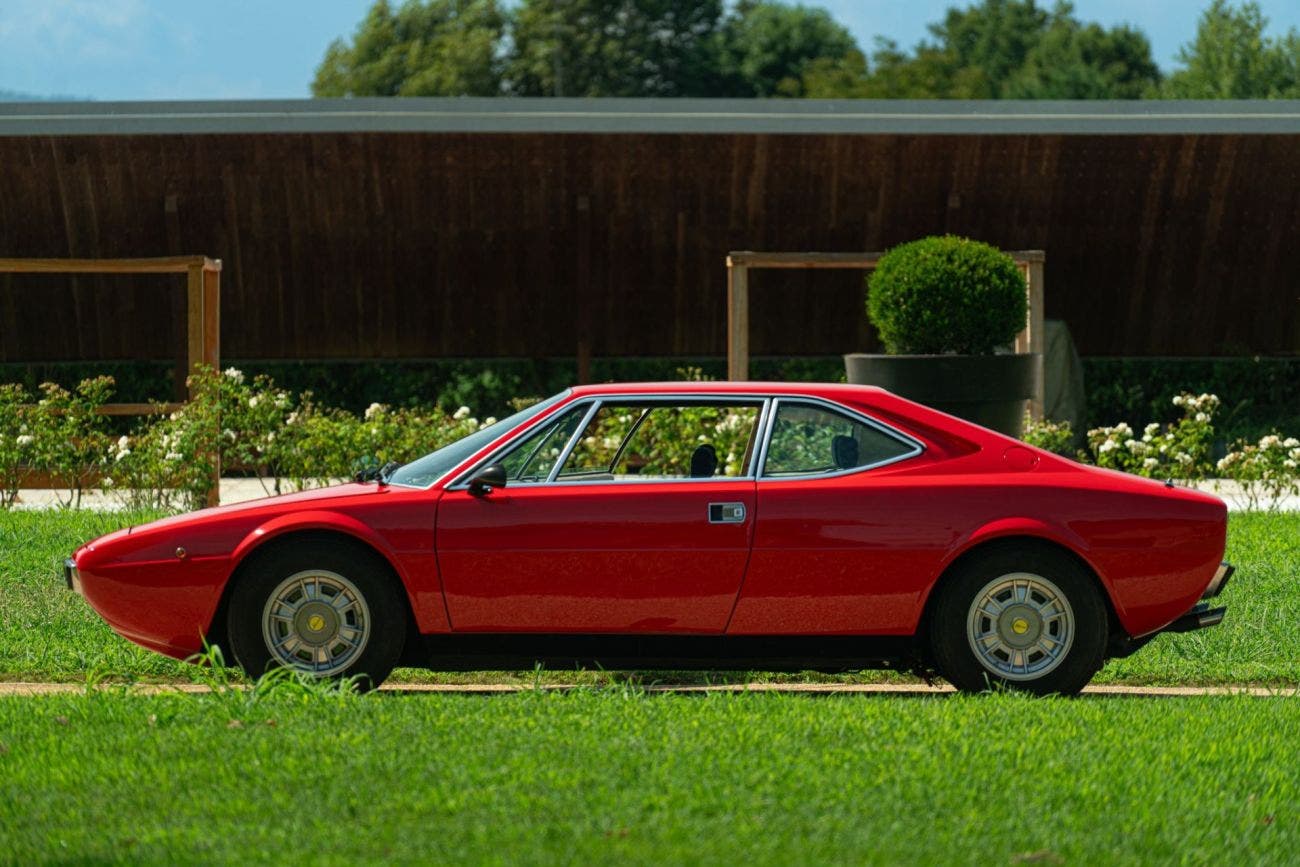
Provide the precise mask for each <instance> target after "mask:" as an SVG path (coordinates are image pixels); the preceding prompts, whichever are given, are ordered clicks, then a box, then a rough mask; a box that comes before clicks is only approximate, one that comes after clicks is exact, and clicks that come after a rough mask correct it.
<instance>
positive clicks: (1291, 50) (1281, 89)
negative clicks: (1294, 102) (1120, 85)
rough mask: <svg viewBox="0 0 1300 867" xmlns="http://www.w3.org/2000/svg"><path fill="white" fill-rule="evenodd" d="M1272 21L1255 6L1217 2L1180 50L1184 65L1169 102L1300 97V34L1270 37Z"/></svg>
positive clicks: (1169, 85)
mask: <svg viewBox="0 0 1300 867" xmlns="http://www.w3.org/2000/svg"><path fill="white" fill-rule="evenodd" d="M1267 26H1268V19H1266V18H1265V17H1264V15H1263V13H1262V12H1261V11H1260V8H1259V6H1258V4H1256V3H1254V2H1247V3H1243V4H1242V5H1241V7H1240V8H1234V7H1233V6H1232V5H1231V4H1230V3H1228V2H1227V0H1214V2H1213V3H1211V4H1210V6H1209V8H1208V9H1206V10H1205V11H1204V12H1203V13H1202V14H1201V20H1200V23H1199V24H1198V25H1197V28H1196V37H1195V39H1193V41H1192V42H1190V43H1189V44H1187V45H1184V46H1183V47H1182V48H1181V49H1179V51H1178V62H1179V63H1181V64H1182V65H1183V68H1182V69H1179V70H1177V71H1176V72H1174V73H1173V74H1172V75H1170V76H1169V79H1168V80H1167V81H1166V82H1165V86H1164V92H1163V93H1164V96H1166V97H1168V98H1170V99H1279V98H1295V97H1300V68H1298V67H1300V36H1297V34H1296V31H1295V30H1291V31H1289V32H1288V33H1287V35H1286V36H1285V37H1280V38H1278V37H1269V36H1267V35H1265V32H1264V31H1265V29H1266V28H1267Z"/></svg>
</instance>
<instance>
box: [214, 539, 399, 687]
mask: <svg viewBox="0 0 1300 867" xmlns="http://www.w3.org/2000/svg"><path fill="white" fill-rule="evenodd" d="M252 556H253V558H254V559H251V560H250V561H249V562H248V563H246V564H245V565H244V566H242V567H241V568H240V574H239V575H238V576H237V579H236V584H235V586H234V588H233V589H232V591H231V594H230V607H229V610H228V617H227V630H226V631H227V634H228V635H229V639H230V650H231V652H232V653H233V654H234V657H235V661H236V662H237V663H238V664H239V666H240V668H242V669H243V670H244V671H245V673H247V674H248V675H249V676H250V677H257V676H260V675H261V674H263V673H265V672H266V671H268V670H269V669H272V668H276V667H285V668H290V669H294V670H297V671H302V672H304V673H307V674H312V675H316V676H319V677H322V678H331V679H339V678H345V677H357V678H358V685H359V686H360V687H361V688H362V689H373V688H375V687H378V686H379V685H380V684H381V683H383V682H384V679H385V678H387V677H388V675H389V674H390V673H391V672H392V670H393V668H394V666H396V665H397V662H398V660H399V659H400V658H401V656H402V647H403V645H404V644H405V642H406V625H407V604H406V599H405V596H404V594H403V593H402V592H401V589H400V585H399V584H398V582H397V579H396V578H395V577H394V576H393V574H392V571H391V570H390V569H389V568H388V564H387V563H384V562H383V561H382V560H381V559H380V557H379V555H377V554H375V553H373V552H368V551H366V550H365V549H364V548H363V547H361V546H360V545H352V544H348V543H346V542H341V541H336V540H320V541H311V542H307V541H303V542H300V543H294V544H290V545H282V546H277V547H275V548H272V549H270V550H268V551H266V552H265V553H263V554H254V555H252ZM300 576H301V577H300ZM290 579H294V583H292V584H291V581H290ZM294 587H301V588H303V589H301V590H295V589H293V588H294ZM282 588H283V589H282ZM277 594H278V598H280V599H281V600H282V601H281V603H280V604H279V605H278V606H276V608H275V611H274V613H273V614H274V616H267V617H266V619H265V623H264V615H269V614H272V612H271V610H270V600H271V598H272V596H273V595H277ZM313 594H314V595H313ZM331 594H332V595H331ZM286 598H288V599H290V601H283V600H285V599H286ZM294 598H296V599H298V600H300V601H297V602H295V601H293V599H294ZM295 605H296V606H297V608H296V609H295V608H294V606H295ZM288 614H292V616H286V615H288ZM264 627H265V629H264ZM313 629H319V631H318V632H314V631H313ZM286 635H287V636H288V637H285V636H286ZM363 635H364V639H363V638H362V636H363ZM273 638H278V639H280V640H281V641H282V645H281V646H283V647H285V648H286V649H285V650H284V651H282V652H281V653H273V651H272V647H271V640H272V639H273ZM294 639H296V640H297V646H298V650H297V655H294V654H293V653H290V652H289V648H290V647H292V646H294ZM335 652H338V656H337V658H335V657H334V656H333V654H334V653H335ZM308 654H310V655H311V657H312V658H313V659H317V658H318V656H322V655H323V656H327V657H328V658H327V659H326V660H325V661H324V662H316V663H309V662H307V661H306V659H305V658H302V657H305V656H306V655H308ZM286 656H289V657H290V658H289V659H286ZM295 660H296V662H295Z"/></svg>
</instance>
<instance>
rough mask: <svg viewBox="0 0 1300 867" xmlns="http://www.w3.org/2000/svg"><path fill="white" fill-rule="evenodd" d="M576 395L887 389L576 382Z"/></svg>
mask: <svg viewBox="0 0 1300 867" xmlns="http://www.w3.org/2000/svg"><path fill="white" fill-rule="evenodd" d="M572 390H573V395H574V397H588V396H593V395H602V394H706V395H709V394H739V395H746V394H757V395H765V394H776V395H806V396H810V397H832V396H835V395H845V396H854V395H856V396H859V397H861V396H862V395H864V394H883V393H885V391H884V389H882V388H879V387H877V386H874V385H848V384H845V383H842V382H750V381H744V382H736V381H716V382H715V381H708V382H694V381H686V380H677V381H675V382H603V383H598V384H594V385H575V386H574V387H573V389H572Z"/></svg>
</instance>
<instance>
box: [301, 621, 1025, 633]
mask: <svg viewBox="0 0 1300 867" xmlns="http://www.w3.org/2000/svg"><path fill="white" fill-rule="evenodd" d="M312 628H313V629H315V628H316V627H315V626H313V627H312ZM1011 631H1012V632H1014V633H1015V634H1016V635H1024V634H1025V633H1026V632H1028V631H1029V621H1028V620H1026V619H1025V618H1023V617H1017V618H1016V619H1015V620H1013V621H1012V622H1011Z"/></svg>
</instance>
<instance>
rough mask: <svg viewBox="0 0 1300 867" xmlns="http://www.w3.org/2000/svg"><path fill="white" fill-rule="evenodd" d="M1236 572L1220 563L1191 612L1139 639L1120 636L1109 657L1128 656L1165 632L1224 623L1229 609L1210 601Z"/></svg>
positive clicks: (1113, 643)
mask: <svg viewBox="0 0 1300 867" xmlns="http://www.w3.org/2000/svg"><path fill="white" fill-rule="evenodd" d="M1235 571H1237V567H1235V566H1233V565H1232V564H1231V563H1220V564H1219V568H1218V570H1217V571H1216V572H1215V573H1214V577H1213V578H1212V579H1210V583H1209V586H1207V587H1206V588H1205V592H1204V593H1202V594H1201V600H1200V601H1199V602H1197V603H1196V605H1194V606H1193V607H1192V610H1191V611H1188V612H1187V613H1186V614H1184V615H1183V616H1182V617H1179V618H1178V619H1177V620H1175V621H1173V622H1172V623H1170V624H1168V625H1166V626H1164V627H1162V628H1160V629H1157V630H1156V631H1154V632H1151V633H1148V634H1146V635H1143V636H1140V637H1138V638H1131V637H1129V636H1127V635H1124V636H1120V637H1119V638H1118V639H1117V640H1114V641H1112V644H1111V648H1110V654H1109V655H1110V656H1113V657H1125V656H1128V655H1129V654H1131V653H1133V652H1134V651H1136V650H1138V648H1140V647H1142V646H1144V645H1145V644H1146V643H1147V642H1148V641H1150V640H1151V639H1153V638H1155V637H1156V636H1157V635H1161V634H1163V633H1165V632H1195V631H1197V630H1198V629H1208V628H1209V627H1211V626H1218V625H1219V624H1220V623H1222V622H1223V616H1224V615H1225V614H1226V613H1227V612H1228V609H1227V607H1226V606H1223V605H1220V606H1218V607H1212V606H1211V605H1210V603H1209V601H1208V600H1210V599H1214V598H1215V597H1216V596H1218V595H1219V594H1220V593H1222V592H1223V588H1224V587H1227V586H1228V579H1230V578H1231V577H1232V574H1233V573H1234V572H1235Z"/></svg>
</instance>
